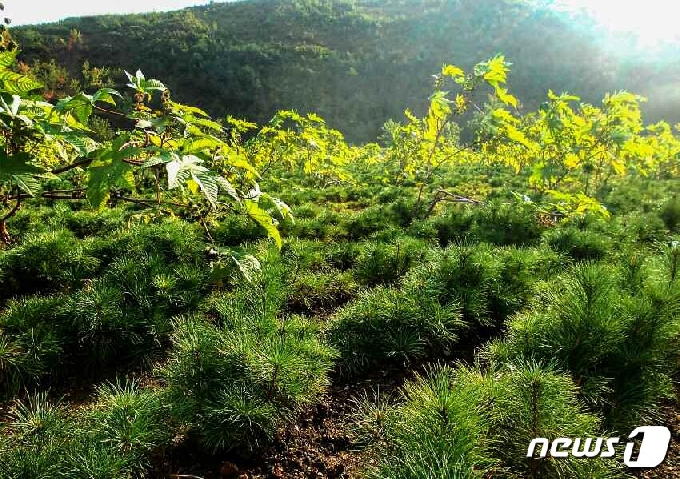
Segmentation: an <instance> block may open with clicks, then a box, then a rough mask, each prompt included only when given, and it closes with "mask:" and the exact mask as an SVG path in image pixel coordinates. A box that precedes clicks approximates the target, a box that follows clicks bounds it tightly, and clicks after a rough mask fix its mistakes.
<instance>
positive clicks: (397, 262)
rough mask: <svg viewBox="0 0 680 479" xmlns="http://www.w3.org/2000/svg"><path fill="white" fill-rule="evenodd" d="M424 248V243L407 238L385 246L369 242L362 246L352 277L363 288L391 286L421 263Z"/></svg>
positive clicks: (398, 239)
mask: <svg viewBox="0 0 680 479" xmlns="http://www.w3.org/2000/svg"><path fill="white" fill-rule="evenodd" d="M426 247H427V245H426V243H423V242H421V241H417V240H413V239H412V238H408V237H406V238H397V239H396V240H395V241H394V242H391V243H387V244H386V243H382V242H378V241H370V242H368V243H365V244H364V245H362V248H361V250H362V251H361V253H360V254H359V257H358V258H357V264H356V266H355V268H354V270H353V271H354V275H355V277H356V278H357V280H358V281H359V282H360V283H361V284H363V285H365V286H375V285H378V284H393V283H395V282H396V281H398V280H399V278H401V277H402V276H404V275H405V274H406V273H407V272H408V270H409V269H410V268H411V267H412V266H414V265H416V264H419V263H420V262H422V260H423V259H424V257H425V251H426Z"/></svg>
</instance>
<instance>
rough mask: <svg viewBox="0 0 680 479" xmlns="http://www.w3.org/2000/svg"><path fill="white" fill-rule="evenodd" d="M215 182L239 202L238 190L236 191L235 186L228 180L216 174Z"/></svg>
mask: <svg viewBox="0 0 680 479" xmlns="http://www.w3.org/2000/svg"><path fill="white" fill-rule="evenodd" d="M216 180H217V184H218V185H219V186H220V188H221V189H223V190H224V191H226V193H227V194H228V195H229V196H231V197H232V198H234V199H235V200H236V201H237V202H239V203H240V202H241V197H240V196H239V194H238V192H237V191H236V188H234V185H232V184H231V183H230V182H229V180H227V179H226V178H224V177H222V176H217V177H216Z"/></svg>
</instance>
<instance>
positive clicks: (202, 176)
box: [191, 171, 219, 208]
mask: <svg viewBox="0 0 680 479" xmlns="http://www.w3.org/2000/svg"><path fill="white" fill-rule="evenodd" d="M191 178H192V179H193V180H194V181H195V182H196V184H198V186H199V187H200V188H201V191H202V192H203V194H204V195H205V197H206V198H207V199H208V201H209V202H210V204H211V205H212V206H213V208H214V207H215V206H216V205H217V193H218V191H219V187H218V186H217V179H216V177H215V176H214V175H213V173H211V172H210V171H197V172H193V173H192V174H191Z"/></svg>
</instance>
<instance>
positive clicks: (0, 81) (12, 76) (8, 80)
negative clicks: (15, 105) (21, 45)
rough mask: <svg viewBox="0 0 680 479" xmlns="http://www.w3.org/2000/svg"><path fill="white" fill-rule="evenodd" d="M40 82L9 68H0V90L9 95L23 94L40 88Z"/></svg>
mask: <svg viewBox="0 0 680 479" xmlns="http://www.w3.org/2000/svg"><path fill="white" fill-rule="evenodd" d="M42 87H43V85H42V83H39V82H37V81H35V80H33V79H32V78H30V77H27V76H25V75H21V74H20V73H15V72H13V71H10V70H0V90H4V91H5V92H7V93H9V94H11V95H24V94H26V93H28V92H30V91H33V90H37V89H39V88H42Z"/></svg>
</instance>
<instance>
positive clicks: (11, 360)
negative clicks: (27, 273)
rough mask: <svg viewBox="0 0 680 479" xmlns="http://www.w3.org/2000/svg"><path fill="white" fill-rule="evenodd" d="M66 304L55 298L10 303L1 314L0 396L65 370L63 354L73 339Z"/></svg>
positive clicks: (36, 297)
mask: <svg viewBox="0 0 680 479" xmlns="http://www.w3.org/2000/svg"><path fill="white" fill-rule="evenodd" d="M63 303H64V301H63V299H62V298H60V297H56V296H44V297H41V296H32V297H28V298H22V299H17V300H12V301H10V302H9V303H8V305H7V308H6V309H5V310H4V311H2V313H0V376H2V381H0V395H6V394H7V393H17V392H18V391H19V390H20V389H22V388H24V387H28V386H35V385H36V384H37V383H38V382H39V381H40V380H41V379H42V378H43V377H45V376H47V375H50V374H59V373H61V372H63V371H64V370H65V369H66V365H65V364H64V363H65V362H67V360H66V361H65V358H64V356H63V353H64V350H65V349H66V348H67V345H68V341H69V339H68V338H69V337H73V335H72V331H71V329H70V325H69V323H68V317H67V316H65V315H64V314H63Z"/></svg>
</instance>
